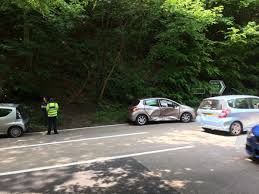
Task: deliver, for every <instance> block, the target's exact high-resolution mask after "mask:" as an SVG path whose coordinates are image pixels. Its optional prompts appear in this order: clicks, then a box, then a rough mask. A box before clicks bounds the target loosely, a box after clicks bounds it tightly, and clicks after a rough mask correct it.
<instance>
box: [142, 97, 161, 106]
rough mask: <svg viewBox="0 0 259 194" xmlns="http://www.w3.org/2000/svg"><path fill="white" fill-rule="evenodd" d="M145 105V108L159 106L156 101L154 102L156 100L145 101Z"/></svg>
mask: <svg viewBox="0 0 259 194" xmlns="http://www.w3.org/2000/svg"><path fill="white" fill-rule="evenodd" d="M145 105H147V106H159V105H158V100H156V99H150V100H145Z"/></svg>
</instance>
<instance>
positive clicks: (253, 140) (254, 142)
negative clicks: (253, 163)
mask: <svg viewBox="0 0 259 194" xmlns="http://www.w3.org/2000/svg"><path fill="white" fill-rule="evenodd" d="M246 152H247V154H248V155H250V156H252V157H255V158H258V159H259V137H250V138H247V142H246Z"/></svg>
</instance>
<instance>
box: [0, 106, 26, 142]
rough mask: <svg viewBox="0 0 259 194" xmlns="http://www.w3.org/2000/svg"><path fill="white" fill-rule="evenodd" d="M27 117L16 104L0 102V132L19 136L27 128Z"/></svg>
mask: <svg viewBox="0 0 259 194" xmlns="http://www.w3.org/2000/svg"><path fill="white" fill-rule="evenodd" d="M28 123H29V118H28V116H27V114H26V113H25V112H24V110H23V109H22V106H21V105H18V104H0V133H4V134H8V135H9V136H10V137H20V136H22V135H23V133H24V132H26V131H27V130H28Z"/></svg>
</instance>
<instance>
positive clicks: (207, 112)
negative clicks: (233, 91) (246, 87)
mask: <svg viewBox="0 0 259 194" xmlns="http://www.w3.org/2000/svg"><path fill="white" fill-rule="evenodd" d="M197 114H198V116H197V121H198V122H199V123H200V125H201V126H202V128H204V129H205V130H221V131H226V132H229V133H230V134H231V135H239V134H241V133H242V132H243V131H247V130H248V129H249V128H251V127H253V126H254V125H256V124H259V97H257V96H249V95H229V96H217V97H212V98H207V99H204V100H203V101H202V102H201V104H200V107H199V109H198V111H197Z"/></svg>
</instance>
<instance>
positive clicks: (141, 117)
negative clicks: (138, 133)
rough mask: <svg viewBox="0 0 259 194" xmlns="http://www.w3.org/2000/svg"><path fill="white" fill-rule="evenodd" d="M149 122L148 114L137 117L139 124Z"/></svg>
mask: <svg viewBox="0 0 259 194" xmlns="http://www.w3.org/2000/svg"><path fill="white" fill-rule="evenodd" d="M147 122H148V118H147V116H146V115H138V116H137V118H136V123H137V125H145V124H147Z"/></svg>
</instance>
